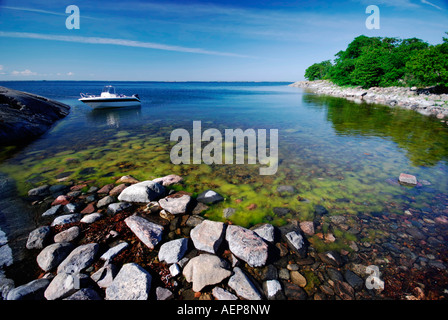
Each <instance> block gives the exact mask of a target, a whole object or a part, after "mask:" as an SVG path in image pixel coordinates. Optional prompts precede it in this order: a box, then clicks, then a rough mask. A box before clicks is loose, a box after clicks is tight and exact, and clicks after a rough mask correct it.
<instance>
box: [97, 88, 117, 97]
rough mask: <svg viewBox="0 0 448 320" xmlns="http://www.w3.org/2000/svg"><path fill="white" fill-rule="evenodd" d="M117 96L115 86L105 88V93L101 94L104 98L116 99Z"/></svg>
mask: <svg viewBox="0 0 448 320" xmlns="http://www.w3.org/2000/svg"><path fill="white" fill-rule="evenodd" d="M116 96H117V94H116V93H115V87H113V86H104V88H103V91H102V92H101V97H102V98H114V97H116Z"/></svg>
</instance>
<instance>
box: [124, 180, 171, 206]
mask: <svg viewBox="0 0 448 320" xmlns="http://www.w3.org/2000/svg"><path fill="white" fill-rule="evenodd" d="M164 195H165V187H163V186H162V185H160V184H158V183H157V182H154V181H143V182H139V183H136V184H133V185H131V186H129V187H127V188H126V189H124V190H123V191H122V192H121V193H120V195H119V196H118V200H119V201H126V202H137V203H148V202H151V201H154V200H158V199H160V198H162V197H163V196H164Z"/></svg>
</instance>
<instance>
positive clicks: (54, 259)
mask: <svg viewBox="0 0 448 320" xmlns="http://www.w3.org/2000/svg"><path fill="white" fill-rule="evenodd" d="M74 248H75V246H74V245H72V244H71V243H68V242H62V243H54V244H50V245H49V246H47V247H45V249H43V250H42V251H41V252H40V253H39V255H38V256H37V258H36V260H37V264H38V265H39V267H40V268H41V269H42V270H44V271H45V272H47V271H50V270H52V269H54V268H56V267H57V266H58V265H59V264H60V263H61V262H62V261H63V260H64V259H65V258H66V257H67V256H68V255H69V254H70V252H71V251H72V250H73V249H74Z"/></svg>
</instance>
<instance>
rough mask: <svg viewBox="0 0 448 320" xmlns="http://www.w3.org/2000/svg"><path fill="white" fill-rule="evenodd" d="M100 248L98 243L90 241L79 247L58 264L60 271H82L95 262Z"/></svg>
mask: <svg viewBox="0 0 448 320" xmlns="http://www.w3.org/2000/svg"><path fill="white" fill-rule="evenodd" d="M98 249H99V245H98V244H97V243H88V244H84V245H81V246H79V247H77V248H76V249H74V250H73V251H72V252H71V253H70V254H69V255H68V256H67V258H65V260H64V261H62V262H61V264H60V265H59V266H58V273H61V272H63V273H79V272H81V271H82V270H83V269H85V268H87V267H89V266H90V265H91V264H92V263H93V262H94V259H95V256H96V254H97V252H98Z"/></svg>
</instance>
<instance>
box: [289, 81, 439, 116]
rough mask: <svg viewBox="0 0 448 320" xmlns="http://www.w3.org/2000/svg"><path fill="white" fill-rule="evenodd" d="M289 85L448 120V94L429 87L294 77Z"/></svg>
mask: <svg viewBox="0 0 448 320" xmlns="http://www.w3.org/2000/svg"><path fill="white" fill-rule="evenodd" d="M290 86H291V87H297V88H303V89H305V90H309V91H311V92H314V93H317V94H323V95H329V96H333V97H339V98H345V99H347V100H351V101H354V102H357V103H362V102H366V103H375V104H383V105H387V106H389V107H400V108H404V109H409V110H414V111H417V112H418V113H420V114H422V115H425V116H435V117H437V119H440V120H444V119H445V120H448V94H434V93H431V92H430V90H429V89H417V88H416V87H412V88H406V87H385V88H380V87H372V88H370V89H363V88H361V87H340V86H338V85H336V84H333V83H332V82H330V81H327V80H315V81H297V82H294V83H292V84H290ZM447 122H448V121H447Z"/></svg>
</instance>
